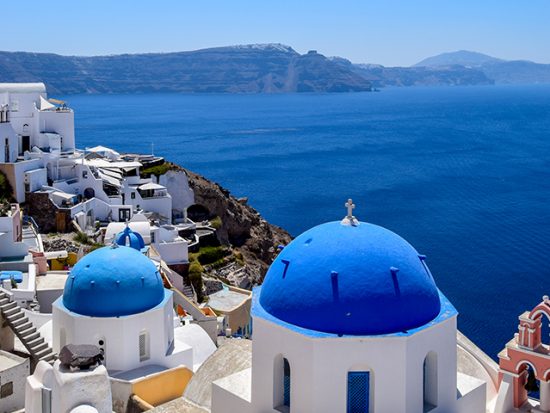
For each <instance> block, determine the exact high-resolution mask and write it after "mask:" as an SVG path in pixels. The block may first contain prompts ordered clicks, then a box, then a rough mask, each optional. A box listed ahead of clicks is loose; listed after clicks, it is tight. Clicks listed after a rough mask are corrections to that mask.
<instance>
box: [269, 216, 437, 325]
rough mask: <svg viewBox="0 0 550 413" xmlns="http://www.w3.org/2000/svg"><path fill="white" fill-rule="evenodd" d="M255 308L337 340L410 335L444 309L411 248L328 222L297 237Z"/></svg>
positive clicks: (388, 236) (380, 233)
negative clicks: (330, 334)
mask: <svg viewBox="0 0 550 413" xmlns="http://www.w3.org/2000/svg"><path fill="white" fill-rule="evenodd" d="M259 302H260V304H261V306H262V307H263V308H264V310H265V311H266V312H268V313H269V314H271V315H272V316H274V317H276V318H278V319H280V320H282V321H285V322H287V323H289V324H292V325H296V326H299V327H302V328H306V329H310V330H316V331H321V332H325V333H334V334H342V335H377V334H390V333H395V332H400V331H406V330H409V329H414V328H417V327H420V326H422V325H425V324H426V323H428V322H430V321H431V320H433V319H434V318H435V317H436V316H437V315H438V314H439V311H440V308H441V303H440V299H439V291H438V289H437V286H436V284H435V282H434V279H433V277H432V275H431V273H430V272H429V269H428V267H427V265H426V264H425V262H424V259H423V258H422V256H420V255H419V254H418V252H417V251H416V250H415V249H414V247H412V246H411V245H410V244H409V243H408V242H407V241H405V240H404V239H403V238H401V237H400V236H399V235H397V234H395V233H393V232H391V231H389V230H387V229H385V228H382V227H379V226H377V225H373V224H368V223H364V222H361V223H360V225H342V224H341V223H340V222H329V223H326V224H322V225H319V226H316V227H314V228H312V229H310V230H308V231H306V232H304V233H303V234H301V235H300V236H298V237H297V238H296V239H295V240H294V241H292V242H291V243H290V244H289V245H287V246H286V247H285V248H284V249H283V250H282V251H281V252H280V254H279V255H278V256H277V258H276V259H275V260H274V262H273V263H272V265H271V267H270V268H269V270H268V272H267V274H266V277H265V280H264V284H263V286H262V289H261V296H260V298H259Z"/></svg>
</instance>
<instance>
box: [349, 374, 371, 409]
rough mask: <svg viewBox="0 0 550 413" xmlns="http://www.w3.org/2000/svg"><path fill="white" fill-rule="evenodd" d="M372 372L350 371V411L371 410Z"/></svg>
mask: <svg viewBox="0 0 550 413" xmlns="http://www.w3.org/2000/svg"><path fill="white" fill-rule="evenodd" d="M369 386H370V372H368V371H350V372H348V413H368V412H369V390H370V389H369Z"/></svg>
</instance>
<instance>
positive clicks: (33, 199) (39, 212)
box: [25, 192, 73, 234]
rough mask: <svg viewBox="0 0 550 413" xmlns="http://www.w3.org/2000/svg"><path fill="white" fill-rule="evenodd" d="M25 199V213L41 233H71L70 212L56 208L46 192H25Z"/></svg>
mask: <svg viewBox="0 0 550 413" xmlns="http://www.w3.org/2000/svg"><path fill="white" fill-rule="evenodd" d="M25 197H26V200H27V201H26V203H25V213H26V215H30V216H31V217H33V218H34V220H35V222H36V224H37V225H38V229H39V230H40V232H41V233H43V234H45V233H49V232H71V231H72V229H73V228H72V226H71V213H70V211H69V210H66V209H62V208H58V207H57V206H56V205H55V204H54V203H53V202H52V201H51V200H50V198H49V197H48V194H47V193H46V192H27V193H26V194H25Z"/></svg>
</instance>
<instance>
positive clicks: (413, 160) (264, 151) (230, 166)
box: [66, 85, 550, 358]
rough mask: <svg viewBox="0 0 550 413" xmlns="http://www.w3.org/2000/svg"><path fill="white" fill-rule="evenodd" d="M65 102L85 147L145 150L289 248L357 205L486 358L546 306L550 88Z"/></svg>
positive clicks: (78, 99)
mask: <svg viewBox="0 0 550 413" xmlns="http://www.w3.org/2000/svg"><path fill="white" fill-rule="evenodd" d="M66 99H67V101H68V102H69V104H70V106H71V107H73V108H74V109H75V111H76V115H75V118H76V120H75V122H76V133H77V144H78V146H79V147H81V148H84V147H86V146H88V147H89V146H95V145H105V146H109V147H112V148H114V149H116V150H118V151H122V152H129V151H131V152H141V153H150V152H151V151H152V150H153V151H154V153H155V154H156V155H162V156H164V157H166V158H167V159H169V160H171V161H174V162H176V163H179V164H181V165H182V166H184V167H186V168H189V169H191V170H193V171H195V172H198V173H200V174H202V175H204V176H206V177H208V178H209V179H212V180H214V181H217V182H219V183H220V184H221V185H222V186H224V187H226V188H228V189H229V190H230V191H231V192H232V193H233V194H234V195H236V196H239V197H240V196H247V197H248V198H249V203H250V204H251V205H252V206H253V207H255V208H256V209H257V210H259V211H260V213H261V214H262V215H263V216H264V217H265V218H266V219H267V220H269V221H270V222H272V223H274V224H277V225H279V226H281V227H283V228H285V229H287V230H288V231H290V232H291V233H292V234H293V235H297V234H299V233H301V232H302V231H305V230H306V229H308V228H310V227H312V226H314V225H317V224H320V223H322V222H325V221H331V220H339V219H341V218H342V217H343V216H344V215H345V213H346V210H345V208H344V203H345V202H346V200H347V199H348V198H350V197H351V198H353V201H354V202H355V204H356V206H357V207H356V209H355V215H356V216H357V217H358V218H359V219H361V220H364V221H369V222H372V223H375V224H379V225H382V226H385V227H387V228H389V229H391V230H393V231H395V232H397V233H398V234H400V235H401V236H403V237H404V238H405V239H407V240H408V241H409V242H410V243H411V244H412V245H414V246H415V247H416V249H417V250H418V251H419V252H420V253H422V254H426V255H427V256H428V261H427V262H428V265H429V266H430V268H431V270H432V272H433V274H434V276H435V279H436V282H437V284H438V286H439V288H440V289H441V290H442V291H443V292H444V293H445V294H446V295H447V296H448V297H449V299H450V300H451V301H452V302H453V304H454V305H455V306H456V308H457V309H458V311H459V312H460V316H459V328H460V329H461V330H462V331H463V332H464V333H466V334H467V335H468V336H469V337H470V338H471V339H472V340H474V341H475V342H476V343H477V344H478V345H479V346H480V347H481V348H482V349H483V350H485V351H486V352H487V353H488V354H489V355H490V356H491V357H493V358H496V355H497V353H498V352H499V351H500V350H501V349H502V348H503V346H504V344H505V343H506V342H507V341H508V340H509V339H511V338H512V336H513V334H514V333H515V332H516V331H517V325H518V319H517V317H518V316H519V314H520V313H521V312H523V311H525V310H529V309H531V308H532V307H534V306H535V305H536V304H537V303H538V302H539V301H540V299H541V297H542V296H543V294H550V86H549V85H546V86H544V85H543V86H521V87H520V86H505V87H504V86H486V87H455V88H451V87H442V88H402V89H383V90H382V91H381V92H379V93H355V94H353V93H352V94H289V95H160V94H159V95H131V96H128V95H124V96H122V95H99V96H81V95H77V96H68V97H66ZM152 143H154V148H152V145H151V144H152ZM411 311H414V309H411ZM546 341H547V342H548V341H549V337H546Z"/></svg>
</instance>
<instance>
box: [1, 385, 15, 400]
mask: <svg viewBox="0 0 550 413" xmlns="http://www.w3.org/2000/svg"><path fill="white" fill-rule="evenodd" d="M12 394H13V382H12V381H9V382H7V383H6V384H2V386H0V399H3V398H4V397H8V396H11V395H12Z"/></svg>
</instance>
